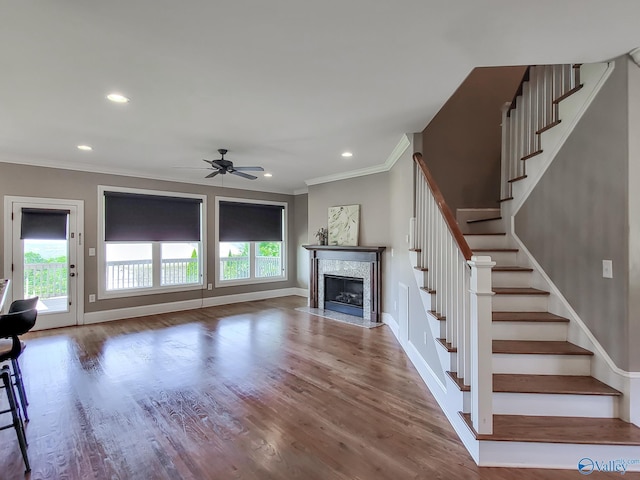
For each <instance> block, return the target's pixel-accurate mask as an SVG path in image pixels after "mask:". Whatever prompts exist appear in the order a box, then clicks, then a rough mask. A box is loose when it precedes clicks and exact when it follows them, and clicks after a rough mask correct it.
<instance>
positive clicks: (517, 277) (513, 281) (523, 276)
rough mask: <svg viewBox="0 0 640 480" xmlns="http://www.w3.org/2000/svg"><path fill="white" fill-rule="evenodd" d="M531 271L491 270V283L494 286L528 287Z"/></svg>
mask: <svg viewBox="0 0 640 480" xmlns="http://www.w3.org/2000/svg"><path fill="white" fill-rule="evenodd" d="M531 276H532V275H531V272H496V271H494V272H492V273H491V285H493V286H494V287H530V286H531Z"/></svg>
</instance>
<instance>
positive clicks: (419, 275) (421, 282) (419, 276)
mask: <svg viewBox="0 0 640 480" xmlns="http://www.w3.org/2000/svg"><path fill="white" fill-rule="evenodd" d="M426 275H427V272H421V271H420V270H416V269H413V276H414V277H415V279H416V283H417V284H418V288H420V287H424V286H425V281H426Z"/></svg>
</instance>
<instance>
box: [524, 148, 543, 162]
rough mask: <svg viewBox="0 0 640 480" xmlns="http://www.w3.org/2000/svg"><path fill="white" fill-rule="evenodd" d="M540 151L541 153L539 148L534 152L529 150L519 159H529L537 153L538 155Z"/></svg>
mask: <svg viewBox="0 0 640 480" xmlns="http://www.w3.org/2000/svg"><path fill="white" fill-rule="evenodd" d="M541 153H542V149H541V148H540V149H538V150H536V151H535V152H531V153H530V154H528V155H525V156H524V157H522V158H521V159H520V160H529V159H530V158H533V157H535V156H537V155H540V154H541Z"/></svg>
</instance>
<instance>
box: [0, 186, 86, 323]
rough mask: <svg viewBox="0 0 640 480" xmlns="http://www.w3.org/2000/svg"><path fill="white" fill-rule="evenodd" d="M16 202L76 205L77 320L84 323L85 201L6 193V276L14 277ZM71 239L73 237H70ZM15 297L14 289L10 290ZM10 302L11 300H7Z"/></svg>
mask: <svg viewBox="0 0 640 480" xmlns="http://www.w3.org/2000/svg"><path fill="white" fill-rule="evenodd" d="M14 203H33V204H38V203H41V204H42V206H43V208H51V205H52V204H53V205H55V206H63V205H69V206H74V207H76V212H77V219H76V229H77V232H76V233H77V237H76V239H75V240H76V245H75V247H76V276H77V280H76V290H77V298H76V305H75V307H76V321H77V324H78V325H84V243H85V238H84V201H83V200H69V199H64V198H42V197H17V196H11V195H5V197H4V275H3V276H4V277H5V278H13V274H12V272H11V264H12V263H13V224H12V220H11V212H12V205H13V204H14ZM69 241H71V239H69ZM9 295H11V297H9V298H13V289H11V292H9ZM7 303H9V302H7Z"/></svg>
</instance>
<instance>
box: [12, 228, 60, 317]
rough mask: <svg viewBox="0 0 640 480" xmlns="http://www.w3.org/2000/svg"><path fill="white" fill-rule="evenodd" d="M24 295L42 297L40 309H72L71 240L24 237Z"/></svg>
mask: <svg viewBox="0 0 640 480" xmlns="http://www.w3.org/2000/svg"><path fill="white" fill-rule="evenodd" d="M23 242H24V298H32V297H35V296H38V297H40V301H39V302H38V311H40V312H44V311H46V312H66V311H67V310H68V305H69V301H68V294H69V269H68V265H69V262H68V256H67V255H68V250H67V240H23Z"/></svg>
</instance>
